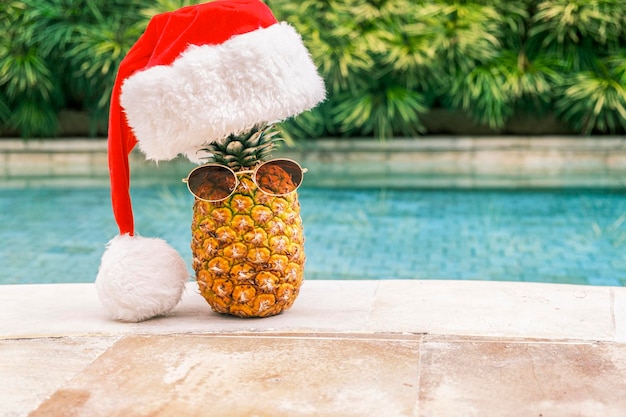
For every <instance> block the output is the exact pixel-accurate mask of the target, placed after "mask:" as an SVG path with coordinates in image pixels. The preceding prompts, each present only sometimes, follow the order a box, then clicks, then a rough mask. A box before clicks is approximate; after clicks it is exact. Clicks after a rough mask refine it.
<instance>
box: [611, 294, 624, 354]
mask: <svg viewBox="0 0 626 417" xmlns="http://www.w3.org/2000/svg"><path fill="white" fill-rule="evenodd" d="M611 292H612V295H613V319H614V321H615V341H616V342H619V343H626V288H612V289H611Z"/></svg>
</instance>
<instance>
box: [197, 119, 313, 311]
mask: <svg viewBox="0 0 626 417" xmlns="http://www.w3.org/2000/svg"><path fill="white" fill-rule="evenodd" d="M278 140H280V139H278V137H277V132H276V131H274V130H272V129H271V127H268V126H265V125H263V126H257V127H255V128H253V129H252V130H251V131H249V132H247V133H244V134H240V135H234V134H233V135H230V136H229V137H227V138H226V139H225V140H224V141H222V142H220V143H213V144H210V145H207V147H206V148H205V149H203V150H204V151H206V152H207V153H208V154H209V155H211V156H210V157H209V158H207V159H208V161H207V162H212V163H216V164H220V165H225V166H228V167H229V168H231V169H232V170H233V171H235V172H238V171H245V170H253V169H254V168H255V167H256V166H258V165H259V164H260V163H262V162H264V161H266V160H267V159H268V158H269V155H270V152H271V150H272V149H273V148H274V147H275V146H276V142H277V141H278ZM264 171H266V172H264V175H263V176H262V178H260V177H261V176H260V175H259V176H258V177H257V181H258V182H259V183H261V184H260V185H261V186H262V187H263V188H264V189H269V190H274V194H282V193H283V192H284V190H285V189H286V190H293V189H294V188H295V187H294V186H293V184H292V183H291V177H290V176H289V175H288V174H287V172H285V171H284V170H282V169H281V168H280V167H279V166H273V165H272V166H268V169H267V170H265V169H264ZM237 177H238V179H239V184H238V185H237V188H236V189H235V191H234V193H233V194H232V195H230V196H229V197H228V198H227V199H225V200H222V201H219V202H207V201H203V200H200V199H198V198H196V200H195V203H194V206H193V221H192V226H191V231H192V242H191V250H192V253H193V268H194V270H195V273H196V281H197V283H198V287H199V290H200V293H201V294H202V296H203V297H204V298H205V299H206V300H207V301H208V303H209V304H210V306H211V308H212V309H213V310H214V311H216V312H218V313H224V314H230V315H234V316H239V317H267V316H272V315H275V314H279V313H280V312H282V311H283V310H286V309H288V308H290V307H291V306H292V304H293V303H294V301H295V299H296V297H297V296H298V293H299V291H300V286H301V285H302V281H303V273H304V263H305V255H304V235H303V227H302V219H301V217H300V204H299V202H298V195H297V191H294V192H291V193H289V194H287V195H283V196H272V195H270V194H267V193H265V192H263V191H262V190H260V189H259V188H258V187H257V186H256V184H255V183H254V181H253V179H252V174H251V173H242V174H237ZM222 185H224V184H222ZM226 186H231V187H233V186H234V179H233V183H232V184H226ZM226 194H227V193H226ZM207 199H208V200H212V198H207Z"/></svg>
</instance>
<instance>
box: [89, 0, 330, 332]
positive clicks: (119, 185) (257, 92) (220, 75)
mask: <svg viewBox="0 0 626 417" xmlns="http://www.w3.org/2000/svg"><path fill="white" fill-rule="evenodd" d="M324 96H325V89H324V84H323V80H322V79H321V78H320V76H319V75H318V73H317V69H316V67H315V65H314V63H313V61H312V60H311V57H310V55H309V53H308V51H307V49H306V47H305V46H304V44H303V42H302V39H301V37H300V35H299V34H298V33H297V32H296V31H295V29H294V28H293V27H292V26H290V25H289V24H287V23H284V22H278V21H277V20H276V18H275V17H274V16H273V14H272V12H271V11H270V9H269V8H268V7H267V6H266V5H264V4H263V3H262V2H260V1H259V0H218V1H214V2H211V3H205V4H200V5H195V6H188V7H184V8H182V9H179V10H176V11H174V12H169V13H163V14H159V15H156V16H154V17H153V18H152V20H151V21H150V23H149V24H148V26H147V28H146V30H145V32H144V34H143V35H142V36H141V37H140V38H139V39H138V41H137V42H136V43H135V44H134V45H133V47H132V48H131V49H130V50H129V52H128V54H127V55H126V57H125V58H124V60H123V61H122V62H121V64H120V67H119V71H118V74H117V78H116V81H115V84H114V87H113V92H112V96H111V109H110V116H109V129H108V134H109V142H108V147H109V172H110V178H111V198H112V204H113V214H114V216H115V219H116V222H117V224H118V226H119V231H120V234H119V236H117V237H115V238H113V239H112V240H111V241H110V242H109V243H108V245H107V248H106V250H105V253H104V255H103V256H102V261H101V265H100V269H99V272H98V276H97V278H96V288H97V290H98V295H99V297H100V300H101V302H102V303H103V305H104V306H105V308H106V309H107V310H108V311H109V313H110V315H111V316H112V317H113V318H115V319H118V320H123V321H133V322H136V321H141V320H145V319H148V318H150V317H153V316H157V315H161V314H165V313H167V312H169V311H170V310H171V309H173V308H174V307H175V306H176V305H177V304H178V302H179V300H180V297H181V295H182V292H183V290H184V287H185V283H186V282H187V281H188V280H189V278H190V276H189V273H188V270H187V267H186V263H185V261H184V260H183V259H182V258H181V256H180V255H179V254H178V253H177V252H176V250H175V249H173V248H172V247H171V246H169V245H168V244H167V243H166V242H165V241H163V240H161V239H157V238H148V237H140V236H138V235H137V234H136V233H135V230H134V224H133V213H132V206H131V200H130V194H129V186H130V176H129V165H128V154H129V153H130V152H131V151H132V149H133V148H134V146H135V145H136V144H138V145H139V149H140V150H141V151H142V152H143V153H145V155H146V158H147V159H150V160H155V161H159V160H169V159H172V158H174V157H176V156H177V155H179V154H181V153H182V154H185V155H187V157H189V159H192V160H194V161H197V160H198V157H199V155H198V152H199V150H200V149H201V148H202V147H203V146H205V145H206V144H208V143H210V142H214V141H218V140H220V139H223V138H225V137H226V136H228V135H229V134H231V133H238V132H242V131H246V130H249V129H250V128H252V127H253V126H254V125H256V124H258V123H260V122H274V121H280V120H284V119H286V118H288V117H291V116H294V115H296V114H299V113H301V112H303V111H306V110H309V109H311V108H312V107H314V106H315V105H316V104H317V103H319V102H320V101H322V100H323V99H324Z"/></svg>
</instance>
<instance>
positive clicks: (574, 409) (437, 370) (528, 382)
mask: <svg viewBox="0 0 626 417" xmlns="http://www.w3.org/2000/svg"><path fill="white" fill-rule="evenodd" d="M0 303H1V304H2V305H3V309H2V310H0V368H1V369H2V372H1V373H0V404H2V406H3V407H4V414H3V416H7V417H22V416H32V417H37V416H46V417H56V416H59V417H60V416H63V417H65V416H68V415H71V416H75V417H81V416H85V417H87V416H89V417H98V416H103V417H104V416H107V417H108V416H130V417H135V416H137V417H139V416H147V415H149V416H155V417H165V416H168V417H169V416H183V415H184V416H203V417H204V416H229V417H239V416H290V417H292V416H296V417H298V416H328V417H335V416H342V417H343V416H368V417H369V416H373V415H375V416H381V417H387V416H388V417H401V416H414V417H430V416H494V417H495V416H498V417H499V416H505V415H506V416H513V417H518V416H519V417H527V416H546V417H549V416H554V417H574V416H578V417H579V416H583V417H595V416H598V417H606V416H608V417H621V416H623V410H624V409H626V398H625V397H624V395H623V393H624V392H626V288H623V287H589V286H576V285H554V284H533V283H506V282H484V281H462V282H460V281H398V280H392V281H308V282H306V283H305V286H304V287H303V291H302V293H301V295H300V298H299V299H298V300H297V301H296V304H295V305H294V307H293V308H292V309H291V310H290V311H288V312H286V313H284V314H282V315H280V316H275V317H270V318H266V319H257V320H255V319H252V320H243V319H237V318H231V317H225V316H220V315H217V314H214V313H212V312H210V309H209V307H208V305H207V304H206V302H205V301H204V300H203V299H202V298H201V297H200V296H199V295H198V294H195V289H194V285H193V284H190V285H189V288H188V291H187V293H186V294H185V297H184V299H183V301H182V303H181V305H179V306H178V307H177V309H176V310H175V311H174V312H173V313H172V314H171V315H169V316H167V317H161V318H157V319H153V320H150V321H147V322H143V323H138V324H129V323H118V322H113V321H110V320H108V319H107V317H106V315H105V313H104V311H103V310H102V309H101V307H100V306H99V303H98V301H97V296H96V294H95V289H94V288H93V285H92V284H52V285H23V286H2V287H0Z"/></svg>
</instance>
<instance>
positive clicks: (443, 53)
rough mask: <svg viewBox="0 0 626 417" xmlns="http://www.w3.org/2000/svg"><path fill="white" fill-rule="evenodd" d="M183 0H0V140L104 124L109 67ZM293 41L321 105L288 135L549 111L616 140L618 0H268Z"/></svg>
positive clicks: (624, 28)
mask: <svg viewBox="0 0 626 417" xmlns="http://www.w3.org/2000/svg"><path fill="white" fill-rule="evenodd" d="M199 2H200V1H194V0H46V1H41V0H4V1H3V2H2V3H0V30H1V31H2V33H3V35H2V36H1V37H0V133H2V130H4V131H6V130H10V131H18V132H19V133H20V134H21V135H22V136H24V137H35V136H55V135H56V134H57V132H58V128H59V121H58V114H59V111H61V110H62V109H74V110H80V111H86V112H88V114H89V115H90V119H91V121H92V134H95V132H96V129H97V126H98V125H102V124H103V123H106V119H107V117H108V115H107V111H108V103H109V98H110V91H111V88H112V85H113V80H114V78H115V73H116V70H117V66H118V65H119V62H120V61H121V59H122V58H123V57H124V55H125V53H126V51H127V50H128V49H129V48H130V47H131V45H132V44H133V43H134V42H135V40H136V39H137V38H138V37H139V36H140V34H141V33H142V31H143V29H144V28H145V25H146V24H147V22H148V20H149V19H150V17H151V16H153V15H154V14H155V13H159V12H163V11H167V10H174V9H176V8H178V7H181V6H184V5H188V4H192V3H199ZM266 3H268V4H269V6H270V7H271V8H272V10H273V11H274V13H275V15H276V16H277V18H278V19H279V20H284V21H287V22H289V23H291V24H293V25H294V26H295V27H296V28H297V29H298V31H299V32H300V33H301V34H302V36H303V39H304V41H305V44H306V45H307V47H308V48H309V50H310V52H311V55H312V56H313V59H314V61H315V63H316V65H317V66H318V68H319V70H320V73H321V74H322V75H323V77H324V79H325V81H326V87H327V90H328V99H327V100H326V101H325V102H324V103H323V104H322V105H320V106H319V107H317V108H316V109H314V110H312V111H310V112H307V113H305V114H302V115H300V116H298V117H296V118H294V119H290V120H288V121H286V122H285V123H283V128H284V130H285V131H286V133H288V134H290V135H291V136H292V137H297V138H317V137H325V136H334V137H356V136H358V137H363V136H373V137H377V138H389V137H392V136H415V135H419V134H427V133H428V131H427V129H426V127H425V125H424V120H425V118H426V117H428V114H429V111H431V110H432V109H448V110H451V111H462V112H464V113H466V114H468V115H469V116H470V117H471V118H472V119H473V120H474V121H475V122H476V123H478V124H480V125H483V126H487V127H489V128H491V129H492V130H493V131H494V132H497V131H499V130H500V129H502V128H503V127H504V126H505V125H506V123H507V122H508V121H509V120H510V118H511V117H512V116H513V115H515V114H525V115H534V116H536V117H537V118H541V117H543V116H545V115H546V114H554V115H555V116H556V117H557V118H558V119H559V120H561V121H562V122H563V123H565V124H566V125H567V126H568V127H569V128H571V129H572V130H574V131H575V132H578V133H580V134H623V133H624V132H626V7H625V6H626V5H625V4H624V0H467V1H461V0H457V1H453V0H266Z"/></svg>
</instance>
